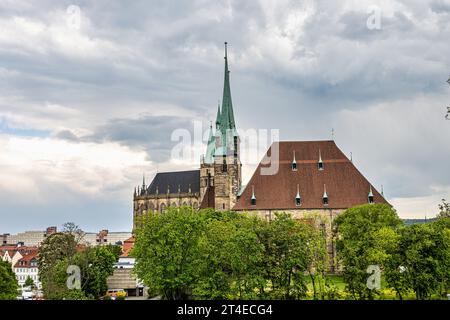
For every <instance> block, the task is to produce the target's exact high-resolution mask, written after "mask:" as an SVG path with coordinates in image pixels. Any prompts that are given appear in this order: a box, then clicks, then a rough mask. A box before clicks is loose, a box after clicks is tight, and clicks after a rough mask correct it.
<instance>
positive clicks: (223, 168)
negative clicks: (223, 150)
mask: <svg viewBox="0 0 450 320" xmlns="http://www.w3.org/2000/svg"><path fill="white" fill-rule="evenodd" d="M222 171H223V172H227V171H228V168H227V161H226V160H225V159H223V163H222Z"/></svg>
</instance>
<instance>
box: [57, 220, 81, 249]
mask: <svg viewBox="0 0 450 320" xmlns="http://www.w3.org/2000/svg"><path fill="white" fill-rule="evenodd" d="M62 226H63V233H68V234H71V235H72V236H73V237H74V239H75V242H76V243H77V244H79V243H81V241H82V240H83V238H84V231H83V230H81V228H80V227H79V226H78V225H77V224H75V223H74V222H66V223H64V224H63V225H62Z"/></svg>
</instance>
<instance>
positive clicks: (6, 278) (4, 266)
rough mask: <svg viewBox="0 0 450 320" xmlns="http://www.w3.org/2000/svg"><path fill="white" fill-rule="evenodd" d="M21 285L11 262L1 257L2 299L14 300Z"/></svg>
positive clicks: (0, 287)
mask: <svg viewBox="0 0 450 320" xmlns="http://www.w3.org/2000/svg"><path fill="white" fill-rule="evenodd" d="M18 287H19V285H18V283H17V279H16V275H15V274H14V272H13V271H12V267H11V264H10V263H9V262H7V261H3V260H2V259H0V300H14V299H16V297H17V288H18Z"/></svg>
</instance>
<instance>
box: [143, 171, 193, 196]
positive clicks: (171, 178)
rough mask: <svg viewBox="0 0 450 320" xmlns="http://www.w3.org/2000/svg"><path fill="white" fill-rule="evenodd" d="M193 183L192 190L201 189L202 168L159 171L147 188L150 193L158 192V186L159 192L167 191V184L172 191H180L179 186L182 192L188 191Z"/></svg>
mask: <svg viewBox="0 0 450 320" xmlns="http://www.w3.org/2000/svg"><path fill="white" fill-rule="evenodd" d="M189 184H190V185H191V192H192V193H195V192H199V191H200V170H190V171H177V172H159V173H157V174H156V176H155V177H154V178H153V181H152V183H151V184H150V186H149V187H148V189H147V192H148V193H149V194H156V187H158V190H159V193H160V194H164V193H167V186H169V188H170V193H178V186H180V191H181V192H182V193H187V192H188V190H189Z"/></svg>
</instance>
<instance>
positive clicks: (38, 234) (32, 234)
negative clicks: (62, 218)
mask: <svg viewBox="0 0 450 320" xmlns="http://www.w3.org/2000/svg"><path fill="white" fill-rule="evenodd" d="M56 232H57V230H56V227H48V228H47V229H46V230H45V231H25V232H21V233H18V234H13V235H11V234H9V233H4V234H3V235H2V236H1V239H2V244H3V245H8V244H9V245H16V244H18V243H22V244H23V245H25V246H39V245H40V244H41V243H42V241H44V240H45V239H46V238H47V237H48V236H49V235H51V234H52V233H56Z"/></svg>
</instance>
